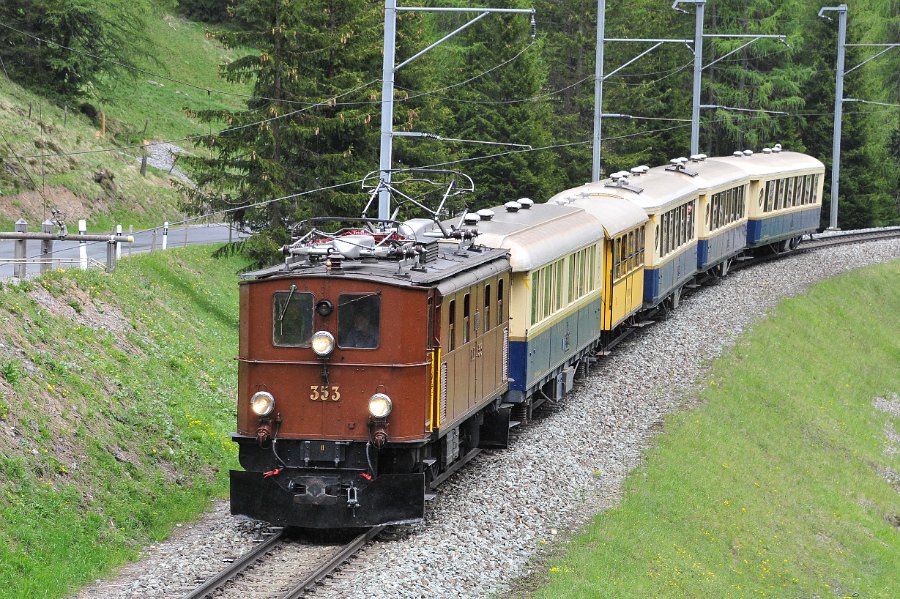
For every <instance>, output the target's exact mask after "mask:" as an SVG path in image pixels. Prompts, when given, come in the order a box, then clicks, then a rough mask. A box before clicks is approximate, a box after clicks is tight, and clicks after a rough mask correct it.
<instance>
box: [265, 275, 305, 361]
mask: <svg viewBox="0 0 900 599" xmlns="http://www.w3.org/2000/svg"><path fill="white" fill-rule="evenodd" d="M312 319H313V296H312V294H311V293H300V292H298V291H297V288H296V287H294V286H292V287H291V290H290V291H276V292H275V293H274V294H273V296H272V323H273V327H272V343H273V344H275V345H277V346H282V347H309V342H310V339H311V338H312V328H313V327H312Z"/></svg>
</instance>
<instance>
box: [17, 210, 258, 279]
mask: <svg viewBox="0 0 900 599" xmlns="http://www.w3.org/2000/svg"><path fill="white" fill-rule="evenodd" d="M88 233H90V234H94V233H95V232H94V231H88ZM126 234H127V233H126ZM244 237H245V235H244V234H243V233H241V234H240V235H239V234H238V233H237V232H235V231H232V232H231V239H232V240H234V241H237V240H238V239H239V238H241V239H242V238H244ZM162 239H163V231H162V229H161V228H160V229H157V231H156V246H155V247H156V249H157V250H159V249H161V248H162ZM228 239H229V229H228V225H226V224H214V225H196V226H190V227H186V228H185V227H172V228H170V229H169V235H168V240H167V244H166V245H167V247H169V248H173V247H183V246H184V245H210V244H216V243H223V242H226V241H228ZM14 243H15V242H14V241H12V240H8V239H0V280H2V279H8V278H10V277H12V276H13V273H14V270H13V268H14V267H13V264H12V263H11V260H12V259H13V257H14V255H15V247H14ZM151 245H153V232H152V231H144V232H140V233H135V234H134V243H132V244H122V248H121V249H122V257H123V258H124V257H127V256H128V255H129V254H137V253H140V252H148V251H150V247H151ZM78 250H79V243H78V242H77V241H54V242H53V268H73V267H75V268H77V267H78V261H79V251H78ZM87 250H88V260H89V261H90V260H96V261H97V262H100V263H103V264H105V263H106V243H104V242H88V244H87ZM40 253H41V242H40V241H37V240H29V241H28V245H27V247H26V256H27V257H28V258H29V259H34V260H37V259H39V257H40ZM39 272H40V265H39V264H29V265H28V275H29V276H33V275H35V274H38V273H39Z"/></svg>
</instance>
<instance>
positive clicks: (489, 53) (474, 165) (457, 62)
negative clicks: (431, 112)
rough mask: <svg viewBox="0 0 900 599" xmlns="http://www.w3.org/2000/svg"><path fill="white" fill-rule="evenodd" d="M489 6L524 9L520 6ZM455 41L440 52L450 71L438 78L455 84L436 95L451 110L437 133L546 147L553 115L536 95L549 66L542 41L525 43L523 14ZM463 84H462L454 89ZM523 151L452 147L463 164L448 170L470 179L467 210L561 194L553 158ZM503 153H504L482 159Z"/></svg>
mask: <svg viewBox="0 0 900 599" xmlns="http://www.w3.org/2000/svg"><path fill="white" fill-rule="evenodd" d="M493 6H497V7H511V8H522V7H527V6H526V3H525V2H518V1H508V2H499V3H494V4H493ZM456 25H459V23H456ZM450 26H454V25H453V24H452V23H451V24H450ZM459 38H460V39H459V40H458V41H457V43H456V44H455V45H454V46H453V48H451V49H450V50H449V51H447V52H445V59H446V64H447V65H448V66H450V65H452V67H451V68H446V69H444V71H443V73H442V75H443V79H442V81H441V82H442V84H443V85H444V86H453V87H450V88H448V89H446V90H445V91H443V92H442V93H441V94H440V98H439V100H440V102H442V103H444V104H445V105H446V106H448V107H449V110H451V111H452V119H450V120H449V121H446V122H444V124H443V129H442V130H441V131H439V132H437V133H439V134H440V135H442V136H444V137H449V138H457V139H465V140H474V141H488V142H495V143H499V144H504V143H510V144H523V145H530V146H532V147H533V148H542V147H546V146H550V145H552V143H553V136H552V134H551V132H552V131H553V128H554V124H555V116H554V114H553V112H552V109H551V106H550V104H549V102H548V101H547V100H546V98H543V97H540V96H541V91H542V90H543V89H544V85H545V82H546V79H547V65H546V64H545V63H544V61H543V59H542V57H541V52H540V40H537V41H532V40H531V38H530V27H529V21H528V18H527V16H524V15H521V14H515V15H492V16H491V17H489V18H487V19H484V20H482V21H481V22H480V23H478V24H476V25H474V26H472V27H470V28H469V29H467V30H466V32H465V33H463V34H461V35H460V36H459ZM517 55H518V56H517ZM516 56H517V57H516ZM510 59H512V60H510ZM507 61H509V62H508V63H507V64H503V65H502V66H499V65H501V63H504V62H507ZM470 79H471V81H469V80H470ZM464 81H465V82H466V83H465V84H463V85H457V84H459V83H461V82H464ZM522 149H523V148H521V147H515V146H490V145H480V144H469V143H454V144H453V145H451V146H450V151H451V156H452V157H453V158H455V159H457V160H464V161H466V162H462V163H460V165H459V166H458V167H454V168H458V169H459V170H463V171H464V172H466V173H467V174H469V175H470V176H471V177H472V179H473V180H474V182H475V187H476V197H477V199H476V200H475V201H474V202H472V203H471V204H470V208H482V207H485V206H488V205H496V204H502V203H504V202H507V201H509V200H515V199H517V198H519V197H525V196H527V197H533V198H534V199H535V200H536V201H543V200H545V199H547V198H548V197H549V196H550V195H552V194H553V193H555V192H556V191H559V190H560V189H562V187H563V185H564V177H563V176H562V172H561V169H560V168H559V165H558V161H557V160H556V157H555V156H554V153H553V152H552V151H546V150H543V151H522ZM503 153H506V154H505V155H502V156H498V157H495V158H488V159H482V157H485V156H487V155H491V154H503ZM471 159H476V160H471Z"/></svg>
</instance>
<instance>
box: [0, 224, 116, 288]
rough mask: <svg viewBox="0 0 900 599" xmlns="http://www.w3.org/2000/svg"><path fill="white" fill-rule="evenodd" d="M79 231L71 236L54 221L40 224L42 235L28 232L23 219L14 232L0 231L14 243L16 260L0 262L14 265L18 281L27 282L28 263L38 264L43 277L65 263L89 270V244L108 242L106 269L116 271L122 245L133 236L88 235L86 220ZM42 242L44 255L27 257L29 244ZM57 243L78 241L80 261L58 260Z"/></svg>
mask: <svg viewBox="0 0 900 599" xmlns="http://www.w3.org/2000/svg"><path fill="white" fill-rule="evenodd" d="M78 228H79V232H78V234H76V235H71V234H69V232H68V231H67V230H66V226H65V225H60V224H59V223H56V222H54V221H51V220H49V219H48V220H45V221H44V222H43V223H42V224H41V232H40V233H29V232H28V222H27V221H26V220H24V219H19V220H18V221H17V222H16V230H15V232H13V233H6V232H0V239H11V240H13V241H14V242H15V250H14V257H13V258H12V259H11V260H10V259H5V260H0V261H2V262H5V263H8V264H10V263H11V264H13V265H14V274H13V276H14V277H16V278H19V279H24V278H25V277H26V276H27V269H28V265H29V264H39V265H40V271H41V274H43V273H45V272H47V271H48V270H50V269H51V268H53V264H54V263H60V262H66V263H72V264H75V263H77V264H78V265H79V266H80V267H81V270H87V268H88V266H89V262H88V255H87V243H88V242H95V243H96V242H105V243H106V270H107V272H114V271H115V270H116V263H117V262H118V259H119V257H120V256H121V255H122V252H121V246H120V245H119V244H121V243H133V242H134V237H133V236H131V235H122V234H121V233H116V234H107V235H88V234H87V233H86V231H85V221H83V220H82V221H79V223H78ZM32 240H33V241H40V242H41V252H40V254H39V255H38V257H36V258H28V257H27V256H28V242H29V241H32ZM56 241H77V242H79V258H78V260H77V261H76V260H74V259H65V258H63V259H60V258H55V257H54V256H53V244H54V242H56ZM91 262H93V263H96V262H97V261H96V260H92V261H91Z"/></svg>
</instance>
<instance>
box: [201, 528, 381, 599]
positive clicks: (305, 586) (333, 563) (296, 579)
mask: <svg viewBox="0 0 900 599" xmlns="http://www.w3.org/2000/svg"><path fill="white" fill-rule="evenodd" d="M385 528H387V527H386V526H377V527H375V528H372V529H370V530H368V531H366V532H364V533H362V534H360V535H358V536H356V537H354V538H353V539H352V540H351V541H349V542H348V543H346V544H344V545H342V546H332V545H316V544H309V543H303V542H292V540H291V539H290V537H289V536H288V535H287V534H286V533H285V531H284V529H279V530H277V531H276V532H274V534H272V535H271V536H270V537H269V538H268V539H267V540H265V541H264V542H262V543H260V545H259V546H258V547H256V548H255V549H253V550H252V551H250V552H248V553H246V554H245V555H243V556H242V557H241V558H240V559H237V560H235V561H234V562H233V563H232V564H231V565H230V566H228V567H227V568H225V569H223V570H222V571H221V572H218V573H217V574H215V575H214V576H212V577H210V578H209V579H207V580H206V581H205V582H204V583H203V584H201V585H200V586H199V587H197V588H196V589H194V590H193V591H191V592H190V593H188V594H187V595H185V596H184V599H203V598H205V597H217V598H218V597H232V596H233V597H241V598H242V599H244V598H249V597H259V598H262V597H273V598H279V599H298V598H299V597H303V596H304V595H305V594H306V593H307V592H310V591H313V590H315V588H316V587H317V586H318V585H320V584H322V582H323V581H324V580H325V579H326V578H327V577H328V576H330V575H331V574H332V573H333V572H334V571H336V570H338V569H339V568H340V567H341V566H342V565H343V564H345V563H346V562H347V561H349V560H350V559H351V558H352V557H353V556H354V555H355V554H356V553H357V552H359V551H360V550H361V549H362V548H363V547H365V546H366V545H367V544H368V543H369V542H370V541H371V540H372V539H374V538H375V537H377V536H378V535H379V534H381V533H382V532H383V531H384V530H385ZM298 571H299V572H300V573H301V576H302V577H301V576H298V575H297V574H298Z"/></svg>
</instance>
